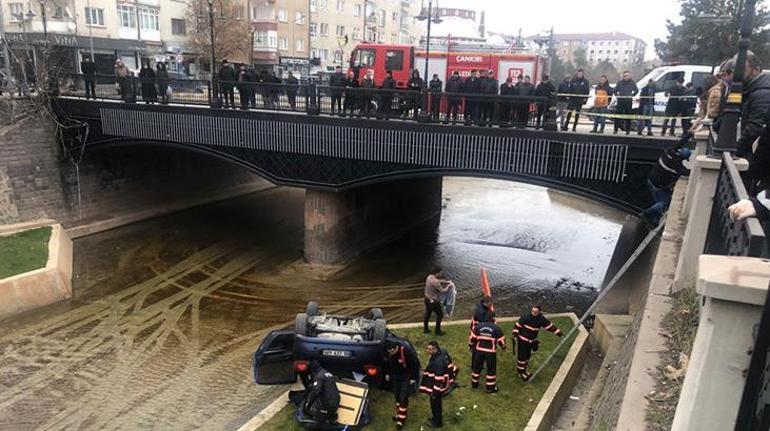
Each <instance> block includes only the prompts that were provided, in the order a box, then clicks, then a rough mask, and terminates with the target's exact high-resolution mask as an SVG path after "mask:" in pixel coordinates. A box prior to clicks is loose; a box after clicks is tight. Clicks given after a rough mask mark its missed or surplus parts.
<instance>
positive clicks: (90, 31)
mask: <svg viewBox="0 0 770 431" xmlns="http://www.w3.org/2000/svg"><path fill="white" fill-rule="evenodd" d="M86 8H87V9H88V13H89V15H90V16H89V17H88V20H89V21H91V24H90V25H88V43H89V45H90V48H91V61H96V59H95V58H94V16H93V10H92V9H91V0H86ZM0 19H1V18H0ZM86 24H88V23H86Z"/></svg>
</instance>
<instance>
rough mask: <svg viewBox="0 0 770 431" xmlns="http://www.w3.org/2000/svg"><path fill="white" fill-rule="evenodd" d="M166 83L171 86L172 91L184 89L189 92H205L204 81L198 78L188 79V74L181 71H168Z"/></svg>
mask: <svg viewBox="0 0 770 431" xmlns="http://www.w3.org/2000/svg"><path fill="white" fill-rule="evenodd" d="M168 79H169V82H168V85H169V87H171V90H172V92H180V91H186V92H191V93H205V92H206V86H205V85H204V84H205V81H201V80H198V79H190V77H189V76H187V75H185V74H184V73H182V72H176V71H172V70H169V71H168Z"/></svg>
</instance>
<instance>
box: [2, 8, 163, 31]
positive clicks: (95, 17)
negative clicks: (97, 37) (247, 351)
mask: <svg viewBox="0 0 770 431" xmlns="http://www.w3.org/2000/svg"><path fill="white" fill-rule="evenodd" d="M11 4H13V3H11ZM172 21H173V20H172ZM86 24H88V25H98V26H103V25H104V9H97V8H93V7H87V8H86Z"/></svg>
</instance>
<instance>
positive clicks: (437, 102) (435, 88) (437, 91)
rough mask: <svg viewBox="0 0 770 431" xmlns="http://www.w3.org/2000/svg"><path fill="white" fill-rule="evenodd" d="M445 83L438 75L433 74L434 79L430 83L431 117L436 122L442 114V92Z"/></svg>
mask: <svg viewBox="0 0 770 431" xmlns="http://www.w3.org/2000/svg"><path fill="white" fill-rule="evenodd" d="M443 86H444V83H443V82H441V80H440V79H439V78H438V73H434V74H433V79H431V80H430V82H429V83H428V94H429V95H430V106H429V108H430V116H431V118H432V119H433V120H434V121H436V120H438V114H439V112H441V91H442V90H443V88H442V87H443Z"/></svg>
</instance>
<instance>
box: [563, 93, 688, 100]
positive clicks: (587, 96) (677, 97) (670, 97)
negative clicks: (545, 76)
mask: <svg viewBox="0 0 770 431" xmlns="http://www.w3.org/2000/svg"><path fill="white" fill-rule="evenodd" d="M556 97H584V98H589V97H591V95H590V94H573V93H556ZM612 97H614V98H617V99H654V98H656V97H664V96H660V95H656V96H638V95H637V96H618V95H615V94H613V95H611V96H610V95H608V96H607V98H612ZM667 98H668V99H697V98H698V96H696V95H693V94H690V95H687V96H667Z"/></svg>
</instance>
